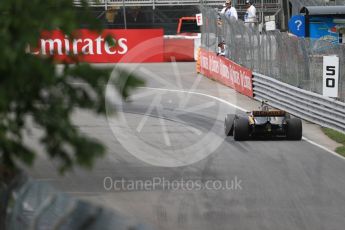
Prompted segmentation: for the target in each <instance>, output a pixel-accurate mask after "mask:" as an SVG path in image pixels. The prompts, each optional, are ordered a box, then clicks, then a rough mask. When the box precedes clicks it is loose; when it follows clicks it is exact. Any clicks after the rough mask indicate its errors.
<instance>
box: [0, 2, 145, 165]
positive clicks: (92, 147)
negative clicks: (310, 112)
mask: <svg viewBox="0 0 345 230" xmlns="http://www.w3.org/2000/svg"><path fill="white" fill-rule="evenodd" d="M0 15H1V16H0V17H1V18H0V76H1V77H0V161H1V162H0V169H2V170H4V169H5V170H13V169H15V168H16V167H17V163H18V162H24V163H25V164H29V165H30V164H32V162H33V160H34V157H35V153H34V152H33V150H32V149H30V148H29V147H28V146H26V145H25V144H24V143H23V133H24V130H26V129H27V127H28V124H27V120H28V119H27V118H28V117H30V118H31V120H32V121H33V122H34V124H35V125H36V126H38V127H39V128H40V129H42V130H43V133H44V134H43V136H42V138H41V139H40V142H41V143H42V145H43V146H44V147H45V150H46V153H47V154H48V155H49V156H50V157H51V158H53V159H57V160H59V162H60V165H59V169H60V170H61V171H64V170H66V169H69V168H71V167H72V166H73V165H74V164H78V165H81V166H87V167H89V166H91V165H92V162H93V161H94V159H95V158H96V157H97V156H101V155H102V154H103V153H104V147H103V146H102V145H101V144H100V143H99V142H97V141H96V140H94V139H91V138H89V137H87V136H85V135H83V134H81V133H80V132H79V130H78V128H76V127H75V126H74V125H73V124H72V121H71V114H72V113H73V111H74V109H75V108H77V107H78V108H83V109H89V110H92V111H94V112H97V113H101V114H102V113H105V108H104V107H105V106H104V104H105V103H104V100H105V97H104V94H105V85H106V83H107V81H108V80H109V76H110V69H99V68H98V69H97V68H93V67H91V66H90V65H88V64H85V63H77V64H76V65H68V64H66V63H65V64H63V65H64V68H63V71H62V73H58V72H57V71H56V63H55V62H54V60H53V59H52V58H42V57H39V56H34V55H31V54H29V53H27V52H26V48H27V46H28V45H30V46H35V45H36V44H37V41H38V39H39V37H40V33H41V31H43V30H52V29H57V28H58V29H61V30H62V31H64V32H65V33H66V34H67V35H71V34H72V32H73V31H74V30H76V29H78V28H80V27H81V25H83V26H87V27H88V28H90V29H95V30H98V31H100V29H101V23H100V22H99V21H97V19H96V18H95V16H94V15H93V14H92V12H91V10H90V8H88V7H87V3H86V2H83V7H82V8H80V10H77V9H76V7H74V6H73V1H72V0H30V1H28V0H1V1H0ZM122 75H123V73H122V74H118V78H121V76H122ZM126 79H127V80H128V81H127V84H125V87H124V88H123V89H122V90H121V93H122V95H123V96H127V95H128V94H129V91H130V90H131V89H132V88H133V87H135V86H138V85H140V84H142V81H141V80H140V79H138V78H136V77H135V76H132V75H128V76H126ZM76 80H77V81H83V82H85V83H87V84H88V86H89V87H82V86H78V85H76V84H71V82H74V81H76Z"/></svg>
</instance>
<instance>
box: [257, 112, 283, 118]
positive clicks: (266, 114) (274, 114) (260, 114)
mask: <svg viewBox="0 0 345 230" xmlns="http://www.w3.org/2000/svg"><path fill="white" fill-rule="evenodd" d="M285 115H286V112H285V111H282V110H270V111H262V110H259V111H253V116H254V117H284V116H285Z"/></svg>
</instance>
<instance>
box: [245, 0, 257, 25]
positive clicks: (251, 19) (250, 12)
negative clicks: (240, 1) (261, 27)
mask: <svg viewBox="0 0 345 230" xmlns="http://www.w3.org/2000/svg"><path fill="white" fill-rule="evenodd" d="M246 7H247V11H246V14H245V15H244V22H245V23H249V24H251V25H254V23H256V22H257V20H256V8H255V6H254V5H253V3H252V1H251V0H246Z"/></svg>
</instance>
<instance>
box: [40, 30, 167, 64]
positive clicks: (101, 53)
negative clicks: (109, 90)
mask: <svg viewBox="0 0 345 230" xmlns="http://www.w3.org/2000/svg"><path fill="white" fill-rule="evenodd" d="M163 35H164V32H163V29H127V30H122V29H119V30H118V29H114V30H113V29H107V30H103V31H102V32H100V33H98V32H95V31H90V30H87V29H80V30H77V31H75V32H74V33H73V36H72V37H67V36H66V35H65V34H64V33H63V32H62V31H60V30H53V31H44V32H42V35H41V38H40V40H39V42H38V49H35V51H36V52H34V54H37V55H43V56H53V57H54V59H56V60H57V61H61V62H76V61H80V62H89V63H119V62H124V63H141V62H163V57H164V53H163ZM109 38H111V39H112V40H113V42H114V44H112V45H110V44H108V42H107V41H108V40H107V39H109Z"/></svg>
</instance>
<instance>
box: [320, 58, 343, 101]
mask: <svg viewBox="0 0 345 230" xmlns="http://www.w3.org/2000/svg"><path fill="white" fill-rule="evenodd" d="M338 82H339V57H337V56H324V57H323V84H322V85H323V87H322V88H323V96H325V97H338Z"/></svg>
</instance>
